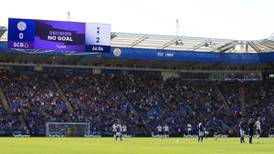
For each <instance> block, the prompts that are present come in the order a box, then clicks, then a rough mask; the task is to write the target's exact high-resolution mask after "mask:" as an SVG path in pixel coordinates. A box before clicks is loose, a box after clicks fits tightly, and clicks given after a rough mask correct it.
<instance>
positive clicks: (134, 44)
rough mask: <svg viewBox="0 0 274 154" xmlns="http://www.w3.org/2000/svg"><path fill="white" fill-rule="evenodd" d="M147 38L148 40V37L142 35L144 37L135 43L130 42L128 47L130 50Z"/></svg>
mask: <svg viewBox="0 0 274 154" xmlns="http://www.w3.org/2000/svg"><path fill="white" fill-rule="evenodd" d="M147 38H148V35H144V36H142V37H140V38H139V39H137V40H136V41H134V42H132V44H131V45H130V46H129V47H131V48H132V47H134V46H136V45H138V44H139V43H141V42H143V41H144V40H146V39H147Z"/></svg>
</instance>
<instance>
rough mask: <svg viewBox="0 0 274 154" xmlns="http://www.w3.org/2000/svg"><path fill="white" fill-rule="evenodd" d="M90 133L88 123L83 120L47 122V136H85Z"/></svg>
mask: <svg viewBox="0 0 274 154" xmlns="http://www.w3.org/2000/svg"><path fill="white" fill-rule="evenodd" d="M89 134H90V123H85V122H82V123H81V122H79V123H78V122H47V123H46V136H48V137H85V136H88V135H89Z"/></svg>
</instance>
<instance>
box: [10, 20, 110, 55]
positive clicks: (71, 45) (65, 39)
mask: <svg viewBox="0 0 274 154" xmlns="http://www.w3.org/2000/svg"><path fill="white" fill-rule="evenodd" d="M110 33H111V26H110V25H109V24H96V23H81V22H65V21H50V20H34V19H18V18H9V25H8V48H17V49H35V50H54V51H75V52H110Z"/></svg>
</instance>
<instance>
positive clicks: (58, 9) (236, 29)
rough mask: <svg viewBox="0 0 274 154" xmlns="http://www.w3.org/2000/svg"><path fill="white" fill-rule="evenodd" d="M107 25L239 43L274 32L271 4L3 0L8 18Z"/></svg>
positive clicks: (0, 18) (0, 17)
mask: <svg viewBox="0 0 274 154" xmlns="http://www.w3.org/2000/svg"><path fill="white" fill-rule="evenodd" d="M68 11H70V20H71V21H76V22H88V23H109V24H111V29H112V32H126V33H143V34H162V35H176V19H178V21H179V22H178V23H179V35H180V36H193V37H208V38H223V39H237V40H254V39H264V38H268V37H270V36H271V35H272V34H274V0H20V1H19V0H3V1H1V8H0V26H7V25H8V18H9V17H12V18H28V19H45V20H61V21H66V20H68V19H67V12H68Z"/></svg>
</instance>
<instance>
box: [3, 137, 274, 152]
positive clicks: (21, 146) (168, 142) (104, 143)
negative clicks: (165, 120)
mask: <svg viewBox="0 0 274 154" xmlns="http://www.w3.org/2000/svg"><path fill="white" fill-rule="evenodd" d="M0 154H274V138H273V139H272V138H262V139H261V143H260V144H256V143H254V144H252V145H250V144H247V143H246V144H240V143H239V139H238V138H220V139H218V140H217V141H216V140H215V139H214V138H209V139H208V140H207V141H205V142H204V143H198V142H197V139H194V138H192V139H190V138H169V139H159V138H128V139H126V140H125V141H114V140H113V139H112V138H0Z"/></svg>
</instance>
